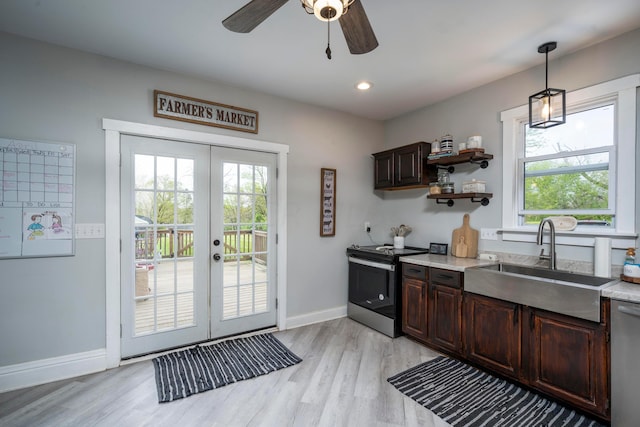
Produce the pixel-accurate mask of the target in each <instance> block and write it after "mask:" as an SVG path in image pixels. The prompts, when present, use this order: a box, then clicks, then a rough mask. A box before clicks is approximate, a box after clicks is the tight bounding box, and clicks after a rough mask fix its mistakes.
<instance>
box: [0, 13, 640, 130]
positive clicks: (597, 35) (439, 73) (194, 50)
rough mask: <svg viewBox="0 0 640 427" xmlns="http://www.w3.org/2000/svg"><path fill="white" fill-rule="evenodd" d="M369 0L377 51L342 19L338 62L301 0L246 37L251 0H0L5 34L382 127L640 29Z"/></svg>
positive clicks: (612, 21) (638, 19)
mask: <svg viewBox="0 0 640 427" xmlns="http://www.w3.org/2000/svg"><path fill="white" fill-rule="evenodd" d="M361 1H362V4H363V6H364V9H365V10H366V12H367V15H368V17H369V21H370V22H371V25H372V27H373V30H374V31H375V33H376V36H377V38H378V41H379V43H380V45H379V46H378V48H377V49H375V50H374V51H373V52H370V53H368V54H364V55H351V54H350V53H349V51H348V49H347V47H346V44H345V41H344V37H343V36H342V31H341V29H340V25H339V24H338V23H335V25H332V27H331V49H332V51H333V59H332V60H328V59H327V58H326V56H325V53H324V50H325V48H326V44H327V26H326V24H325V23H322V22H320V21H318V20H317V19H316V18H315V17H313V15H307V14H306V13H305V12H304V10H303V9H302V7H301V6H300V1H299V0H290V1H289V2H288V3H287V4H285V5H284V6H283V7H282V8H280V9H279V10H278V11H277V12H275V13H274V14H273V15H272V16H271V17H269V18H268V19H267V20H266V21H265V22H263V23H262V24H261V25H259V26H258V27H257V28H256V29H255V30H253V32H251V33H249V34H238V33H233V32H230V31H228V30H226V29H225V28H224V27H223V26H222V24H221V21H222V20H223V19H224V18H226V17H227V16H229V15H230V14H232V13H233V12H234V11H236V10H237V9H239V8H240V7H242V6H243V5H244V4H245V3H247V2H248V0H224V1H221V0H104V1H97V0H1V1H0V31H6V32H9V33H14V34H18V35H22V36H25V37H29V38H34V39H38V40H44V41H47V42H51V43H55V44H59V45H63V46H68V47H72V48H76V49H80V50H84V51H88V52H94V53H98V54H101V55H105V56H109V57H113V58H118V59H122V60H125V61H130V62H134V63H138V64H143V65H148V66H151V67H155V68H159V69H164V70H171V71H176V72H180V73H184V74H187V75H193V76H197V77H201V78H206V79H211V80H215V81H221V82H224V83H227V84H230V85H233V86H240V87H247V88H251V89H256V90H259V91H262V92H266V93H270V94H274V95H278V96H282V97H285V98H290V99H294V100H298V101H303V102H307V103H311V104H316V105H320V106H324V107H329V108H333V109H336V110H340V111H345V112H350V113H353V114H356V115H358V116H362V117H367V118H372V119H380V120H383V119H389V118H393V117H396V116H398V115H401V114H403V113H406V112H409V111H412V110H415V109H417V108H420V107H423V106H426V105H429V104H432V103H434V102H437V101H440V100H442V99H446V98H448V97H450V96H453V95H455V94H458V93H461V92H464V91H466V90H469V89H471V88H474V87H477V86H480V85H482V84H485V83H488V82H491V81H494V80H497V79H499V78H502V77H505V76H507V75H510V74H513V73H516V72H518V71H521V70H524V69H527V68H530V67H531V66H534V65H537V64H541V63H544V55H542V54H539V53H538V52H537V47H538V46H539V45H540V44H542V43H544V42H547V41H551V40H554V41H557V42H558V49H557V50H556V51H554V52H552V53H550V59H553V58H554V57H559V56H562V55H565V54H567V53H570V52H573V51H576V50H578V49H581V48H583V47H586V46H589V45H591V44H594V43H597V42H600V41H602V40H606V39H609V38H612V37H615V36H617V35H619V34H622V33H625V32H627V31H630V30H632V29H635V28H638V27H640V1H638V0H608V1H603V0H484V1H474V0H402V1H382V0H361ZM550 74H551V83H552V80H553V73H550ZM362 79H365V80H369V81H371V82H373V84H374V87H373V89H372V90H370V91H369V92H366V93H362V92H358V91H357V90H356V89H355V88H354V86H355V83H356V82H357V81H359V80H362ZM543 82H544V76H543V75H541V76H540V83H541V85H543V84H544V83H543ZM158 89H167V88H158ZM183 95H191V96H197V95H198V94H183ZM527 95H528V94H523V96H527ZM523 99H524V98H523Z"/></svg>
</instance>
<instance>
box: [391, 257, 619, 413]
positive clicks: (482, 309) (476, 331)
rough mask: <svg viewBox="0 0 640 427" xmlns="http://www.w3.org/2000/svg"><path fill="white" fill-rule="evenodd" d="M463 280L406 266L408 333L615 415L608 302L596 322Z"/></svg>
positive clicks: (530, 384)
mask: <svg viewBox="0 0 640 427" xmlns="http://www.w3.org/2000/svg"><path fill="white" fill-rule="evenodd" d="M412 270H413V271H414V273H413V274H412V272H411V271H412ZM418 271H419V273H418ZM463 279H464V277H463V274H462V273H458V272H455V271H449V270H442V269H437V268H431V267H430V268H428V267H421V266H415V265H411V264H403V282H402V293H403V295H402V297H403V306H402V330H403V332H404V333H406V334H407V335H409V336H411V337H413V338H416V339H417V340H419V341H420V342H423V343H425V344H427V345H428V346H430V347H432V348H434V349H436V350H440V351H443V352H445V353H448V354H451V355H453V356H455V357H458V358H460V359H462V360H468V361H469V362H472V363H473V364H476V365H478V366H480V367H482V368H483V369H486V370H488V371H490V372H494V373H496V374H498V375H501V376H503V377H505V378H510V379H513V380H515V381H518V382H520V383H521V384H523V385H525V386H528V387H531V388H533V389H536V390H538V391H540V392H542V393H544V394H547V395H548V396H551V397H553V398H557V399H558V400H561V401H564V402H566V403H568V404H570V405H572V406H574V407H575V408H578V409H581V410H583V411H585V412H588V413H591V414H593V415H595V416H596V417H598V418H599V419H601V420H603V421H609V420H610V408H609V407H610V404H609V396H610V392H609V372H610V361H609V339H608V337H609V324H608V319H609V310H610V308H609V306H610V304H609V300H606V299H603V302H602V304H601V305H602V313H601V319H602V321H601V322H600V323H596V322H590V321H587V320H582V319H578V318H574V317H569V316H565V315H561V314H556V313H551V312H547V311H544V310H538V309H535V308H531V307H527V306H522V305H520V304H516V303H511V302H507V301H502V300H498V299H495V298H489V297H485V296H481V295H476V294H472V293H468V292H463Z"/></svg>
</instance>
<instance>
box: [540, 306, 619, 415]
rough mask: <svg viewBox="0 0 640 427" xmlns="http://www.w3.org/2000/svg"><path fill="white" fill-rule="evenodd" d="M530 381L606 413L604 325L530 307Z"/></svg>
mask: <svg viewBox="0 0 640 427" xmlns="http://www.w3.org/2000/svg"><path fill="white" fill-rule="evenodd" d="M529 329H530V348H531V349H532V354H531V366H530V367H529V370H530V373H529V376H530V383H531V385H532V386H534V387H536V388H537V389H539V390H541V391H544V392H548V393H551V394H553V395H554V396H557V397H559V398H561V399H564V400H566V401H568V402H570V403H573V404H574V405H576V406H578V407H580V408H582V409H585V410H587V411H591V412H595V413H597V414H602V415H606V414H607V412H608V406H609V405H608V397H607V391H608V385H607V384H608V375H607V371H608V368H607V366H608V358H607V351H606V349H607V344H606V342H605V341H606V328H605V327H604V326H603V325H601V324H598V323H594V322H589V321H586V320H581V319H576V318H573V317H567V316H562V315H559V314H554V313H549V312H544V311H540V310H535V309H529Z"/></svg>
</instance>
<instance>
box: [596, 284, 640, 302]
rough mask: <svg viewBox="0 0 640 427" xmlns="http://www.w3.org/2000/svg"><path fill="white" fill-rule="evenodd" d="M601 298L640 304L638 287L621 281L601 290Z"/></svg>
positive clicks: (639, 288)
mask: <svg viewBox="0 0 640 427" xmlns="http://www.w3.org/2000/svg"><path fill="white" fill-rule="evenodd" d="M602 296H603V297H608V298H611V299H617V300H622V301H629V302H637V303H640V285H637V284H635V283H630V282H623V281H622V280H621V281H619V282H618V283H616V284H615V285H611V286H609V287H608V288H605V289H603V290H602Z"/></svg>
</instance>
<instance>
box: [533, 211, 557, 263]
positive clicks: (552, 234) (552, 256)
mask: <svg viewBox="0 0 640 427" xmlns="http://www.w3.org/2000/svg"><path fill="white" fill-rule="evenodd" d="M545 224H549V255H545V254H544V248H542V250H541V251H540V259H542V260H547V259H548V260H549V268H550V269H552V270H557V265H556V227H555V226H554V225H553V221H551V220H550V219H549V218H545V219H543V220H542V221H540V225H539V226H538V237H537V243H538V244H539V245H542V235H543V234H544V225H545Z"/></svg>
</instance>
